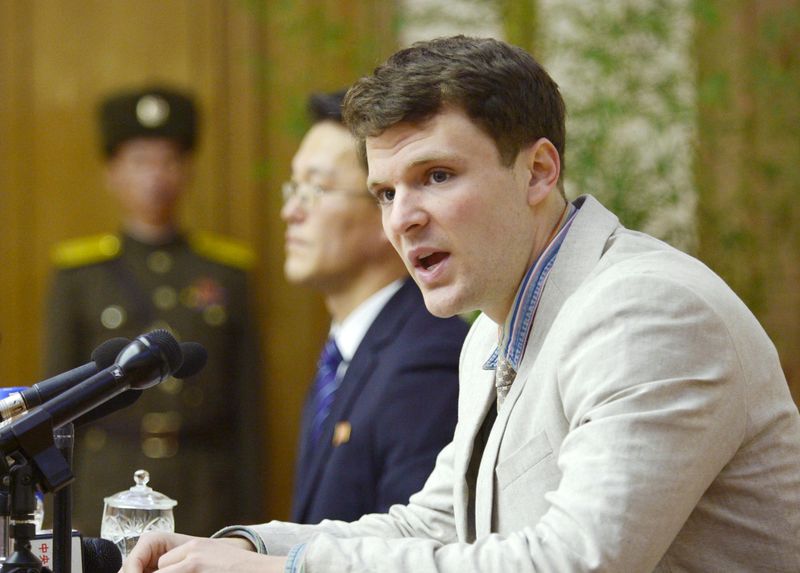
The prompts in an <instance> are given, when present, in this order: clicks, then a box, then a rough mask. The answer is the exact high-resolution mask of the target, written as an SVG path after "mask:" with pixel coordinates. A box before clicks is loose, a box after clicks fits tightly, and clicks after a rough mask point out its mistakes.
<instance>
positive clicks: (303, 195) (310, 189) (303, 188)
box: [281, 181, 374, 207]
mask: <svg viewBox="0 0 800 573" xmlns="http://www.w3.org/2000/svg"><path fill="white" fill-rule="evenodd" d="M281 194H282V195H283V204H284V205H286V204H287V203H288V202H289V201H290V200H291V199H292V197H297V199H298V200H299V201H300V203H301V204H302V205H305V206H308V207H311V206H313V205H315V204H316V203H317V201H318V200H319V198H320V197H322V196H323V195H349V196H351V197H360V198H362V199H371V200H374V197H373V196H372V195H370V194H369V193H368V192H367V191H353V190H347V189H325V188H324V187H322V186H320V185H317V184H316V183H298V182H297V181H286V182H285V183H284V184H283V185H281Z"/></svg>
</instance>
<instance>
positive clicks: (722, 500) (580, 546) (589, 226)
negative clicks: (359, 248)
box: [253, 196, 800, 573]
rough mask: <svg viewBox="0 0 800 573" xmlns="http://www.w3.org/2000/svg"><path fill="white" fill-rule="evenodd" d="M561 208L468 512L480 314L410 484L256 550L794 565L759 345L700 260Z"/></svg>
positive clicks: (408, 561) (785, 440)
mask: <svg viewBox="0 0 800 573" xmlns="http://www.w3.org/2000/svg"><path fill="white" fill-rule="evenodd" d="M579 203H580V204H581V209H580V211H579V213H578V215H577V216H576V219H575V221H574V224H573V226H572V228H571V230H570V232H569V234H568V236H567V238H566V240H565V242H564V244H563V246H562V247H561V251H560V253H559V255H558V259H557V261H556V263H555V266H554V267H553V270H552V272H551V274H550V277H549V279H548V281H547V284H546V287H545V289H544V292H543V295H542V299H541V302H540V306H539V309H538V312H537V315H536V318H535V321H534V326H533V330H532V332H531V336H530V339H529V341H528V345H527V349H526V352H525V356H524V358H523V361H522V363H521V365H520V371H519V373H518V375H517V378H516V381H515V382H514V384H513V386H512V389H511V391H510V393H509V395H508V398H507V399H506V401H505V403H504V404H503V407H502V408H501V409H500V411H499V413H498V416H497V420H496V422H495V424H494V426H493V428H492V431H491V434H490V436H489V439H488V442H487V444H486V448H485V451H484V453H483V457H482V459H481V460H480V469H479V473H478V475H477V482H476V483H477V487H476V490H475V492H474V494H475V513H474V516H470V515H468V511H467V506H468V498H469V492H468V488H467V483H468V480H467V468H468V466H469V461H470V457H471V454H472V448H473V443H474V439H475V435H476V433H477V432H478V430H479V428H480V425H481V422H482V420H483V418H484V416H485V415H486V412H487V411H488V409H489V408H491V407H493V404H494V400H495V393H494V388H493V373H492V372H491V371H484V370H483V369H482V364H483V363H484V361H485V360H486V359H487V358H488V356H489V354H490V352H491V350H492V348H493V346H494V344H495V343H496V337H497V325H495V324H494V323H492V322H491V321H490V320H489V319H488V318H486V317H481V318H479V319H478V320H477V321H476V323H475V324H474V326H473V328H472V330H471V332H470V334H469V336H468V338H467V340H466V342H465V345H464V349H463V351H462V356H461V364H460V380H461V382H460V383H461V393H460V397H459V422H458V426H457V428H456V432H455V436H454V439H453V442H452V443H451V444H450V445H449V446H447V447H446V448H445V449H444V450H443V451H442V453H441V454H440V455H439V458H438V460H437V464H436V467H435V469H434V471H433V473H432V474H431V476H430V478H429V479H428V481H427V483H426V485H425V487H424V488H423V490H422V491H421V492H419V493H418V494H415V495H414V496H412V498H411V501H410V503H409V504H408V505H406V506H394V507H392V509H391V510H390V512H389V514H388V515H371V516H366V517H364V518H362V519H361V520H359V521H358V522H355V523H353V524H345V523H341V522H331V521H327V522H323V523H322V524H321V525H319V526H296V525H292V524H286V523H280V522H272V523H269V524H266V525H262V526H256V527H255V528H253V529H254V531H255V532H257V533H258V534H259V535H260V536H261V537H262V538H263V540H264V542H265V544H266V546H267V548H268V550H270V551H271V552H273V553H278V554H281V553H285V552H286V551H287V550H288V548H289V547H290V546H292V545H295V544H296V543H300V542H306V545H305V550H304V553H303V554H302V559H304V560H305V564H306V567H307V571H310V572H313V573H316V572H318V571H319V572H321V571H334V572H339V571H342V572H343V571H375V572H378V571H380V572H382V573H393V572H397V573H400V572H406V571H407V572H412V573H420V572H427V571H430V572H434V571H441V572H448V573H450V572H452V573H468V572H473V571H474V572H478V571H497V572H541V571H559V572H560V571H565V572H572V571H615V572H624V573H630V572H637V571H642V572H650V571H654V570H655V571H703V572H708V571H800V416H798V411H797V408H796V406H795V405H794V403H793V402H792V400H791V397H790V395H789V392H788V389H787V385H786V381H785V379H784V376H783V374H782V371H781V368H780V364H779V362H778V357H777V355H776V352H775V349H774V347H773V345H772V343H771V342H770V341H769V339H768V337H767V335H766V334H765V333H764V331H763V329H762V328H761V326H760V325H759V324H758V322H757V321H756V319H755V318H754V317H753V315H752V314H751V313H750V311H749V310H748V309H747V308H746V307H745V306H744V304H743V303H742V302H741V301H740V300H739V299H738V298H737V297H736V296H735V295H734V293H733V292H732V291H731V290H730V289H729V288H728V287H727V286H726V285H725V284H724V283H723V281H722V280H721V279H720V278H718V277H717V276H716V275H715V274H714V273H712V272H711V271H710V270H709V269H708V268H706V267H705V266H704V265H703V264H702V263H700V262H698V261H697V260H695V259H693V258H691V257H689V256H687V255H685V254H683V253H680V252H679V251H676V250H675V249H673V248H671V247H669V246H667V245H665V244H664V243H661V242H660V241H657V240H656V239H653V238H651V237H649V236H646V235H644V234H640V233H635V232H632V231H629V230H626V229H624V228H623V227H621V226H620V225H619V222H618V220H617V218H616V217H615V216H614V215H613V214H611V213H610V212H609V211H607V210H606V209H605V208H604V207H602V206H601V205H600V204H599V203H598V202H597V201H596V200H595V199H593V198H592V197H589V196H586V197H583V198H581V199H579ZM409 423H413V420H409ZM473 519H474V523H473V522H472V520H473ZM473 530H474V534H475V535H476V536H477V540H476V539H475V538H474V536H473Z"/></svg>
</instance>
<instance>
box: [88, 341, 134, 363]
mask: <svg viewBox="0 0 800 573" xmlns="http://www.w3.org/2000/svg"><path fill="white" fill-rule="evenodd" d="M129 343H130V340H129V339H127V338H122V337H118V338H111V339H109V340H106V341H105V342H104V343H102V344H101V345H100V346H98V347H97V348H95V349H94V350H93V351H92V362H94V363H95V364H97V368H98V369H99V370H103V369H105V368H108V367H109V366H111V365H112V364H114V360H116V359H117V355H118V354H119V353H120V352H122V349H123V348H125V347H126V346H127V345H128V344H129Z"/></svg>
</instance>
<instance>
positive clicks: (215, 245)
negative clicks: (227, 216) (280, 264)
mask: <svg viewBox="0 0 800 573" xmlns="http://www.w3.org/2000/svg"><path fill="white" fill-rule="evenodd" d="M189 246H190V247H191V249H192V250H193V251H194V252H195V253H197V254H198V255H200V256H201V257H204V258H206V259H208V260H210V261H212V262H215V263H217V264H220V265H224V266H228V267H234V268H236V269H240V270H243V271H248V270H250V269H252V268H253V266H254V265H255V261H256V255H255V252H254V251H253V249H251V248H250V247H249V246H248V245H246V244H245V243H243V242H241V241H237V240H235V239H231V238H229V237H223V236H221V235H216V234H213V233H207V232H195V233H192V234H191V235H189Z"/></svg>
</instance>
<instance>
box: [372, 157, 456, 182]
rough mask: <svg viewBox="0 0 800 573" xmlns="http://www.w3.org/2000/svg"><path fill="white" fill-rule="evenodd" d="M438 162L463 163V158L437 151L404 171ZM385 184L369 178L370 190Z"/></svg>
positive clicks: (417, 160)
mask: <svg viewBox="0 0 800 573" xmlns="http://www.w3.org/2000/svg"><path fill="white" fill-rule="evenodd" d="M436 163H449V164H451V165H453V164H457V165H461V164H463V160H462V159H461V158H460V156H458V155H455V154H450V153H437V154H435V155H424V156H422V157H419V158H417V159H415V160H414V161H412V162H411V163H409V164H408V165H406V166H405V167H403V172H404V173H405V172H407V171H410V170H412V169H416V168H418V167H420V166H422V167H424V166H426V165H430V164H436ZM383 186H385V184H384V183H383V182H382V181H380V180H379V179H370V178H367V187H368V188H369V189H370V190H372V189H374V188H376V187H383Z"/></svg>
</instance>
